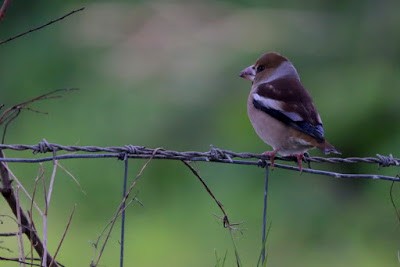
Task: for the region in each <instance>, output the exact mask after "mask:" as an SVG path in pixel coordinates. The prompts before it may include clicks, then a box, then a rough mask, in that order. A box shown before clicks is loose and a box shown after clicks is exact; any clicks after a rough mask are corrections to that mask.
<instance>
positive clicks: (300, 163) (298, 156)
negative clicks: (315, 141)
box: [293, 153, 304, 172]
mask: <svg viewBox="0 0 400 267" xmlns="http://www.w3.org/2000/svg"><path fill="white" fill-rule="evenodd" d="M293 156H294V157H296V159H297V165H298V166H299V171H300V172H302V171H303V158H304V154H303V153H301V154H295V155H293Z"/></svg>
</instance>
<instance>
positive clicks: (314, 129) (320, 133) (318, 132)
mask: <svg viewBox="0 0 400 267" xmlns="http://www.w3.org/2000/svg"><path fill="white" fill-rule="evenodd" d="M253 105H254V107H255V108H256V109H258V110H261V111H263V112H265V113H267V114H268V115H270V116H271V117H273V118H275V119H277V120H278V121H281V122H283V123H284V124H286V125H289V126H291V127H293V128H295V129H297V130H299V131H301V132H303V133H305V134H308V135H310V136H312V137H314V138H315V139H317V141H318V142H324V141H325V138H324V128H323V126H322V124H321V123H318V124H316V125H313V124H311V123H310V122H307V121H304V120H302V121H294V120H292V119H291V118H289V117H288V116H286V115H285V114H283V113H282V112H280V111H279V110H276V109H273V108H268V107H266V106H264V105H263V104H262V103H260V101H257V100H255V99H253Z"/></svg>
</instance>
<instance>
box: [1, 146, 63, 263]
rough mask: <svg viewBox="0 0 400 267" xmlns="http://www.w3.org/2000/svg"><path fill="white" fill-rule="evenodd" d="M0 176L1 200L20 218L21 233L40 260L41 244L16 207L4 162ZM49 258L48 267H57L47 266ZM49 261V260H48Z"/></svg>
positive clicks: (2, 155) (28, 222) (2, 154)
mask: <svg viewBox="0 0 400 267" xmlns="http://www.w3.org/2000/svg"><path fill="white" fill-rule="evenodd" d="M0 158H4V153H3V150H1V149H0ZM0 176H1V182H2V185H3V186H2V188H1V189H0V190H1V194H2V195H3V198H4V199H5V200H6V201H7V203H8V206H9V207H10V208H11V210H12V212H13V214H14V216H15V217H17V216H18V215H17V214H18V212H19V213H20V216H21V222H20V223H21V227H22V229H23V232H24V233H25V235H26V236H27V238H28V239H29V241H30V243H31V244H33V246H34V248H35V250H36V252H37V253H38V255H39V257H40V258H43V256H44V247H43V243H42V241H41V240H40V238H39V236H38V235H37V233H36V231H35V230H34V229H33V227H32V224H31V223H30V221H29V219H28V217H27V216H26V214H25V212H24V211H23V210H22V209H21V207H19V206H18V205H17V198H16V196H15V192H14V190H13V188H12V184H11V183H12V180H11V179H10V173H9V172H8V168H7V165H6V163H5V162H0ZM51 258H52V257H51V256H50V255H47V259H48V262H47V264H48V267H57V266H58V265H57V264H53V265H49V264H50V262H51ZM49 259H50V260H49Z"/></svg>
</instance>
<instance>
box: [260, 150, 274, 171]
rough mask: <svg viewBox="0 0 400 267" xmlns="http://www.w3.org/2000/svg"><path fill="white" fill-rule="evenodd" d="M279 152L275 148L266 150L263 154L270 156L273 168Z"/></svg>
mask: <svg viewBox="0 0 400 267" xmlns="http://www.w3.org/2000/svg"><path fill="white" fill-rule="evenodd" d="M277 152H278V151H277V150H273V151H265V152H263V153H262V154H261V155H263V156H268V157H269V161H270V162H271V168H274V163H275V156H276V153H277Z"/></svg>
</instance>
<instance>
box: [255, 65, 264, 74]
mask: <svg viewBox="0 0 400 267" xmlns="http://www.w3.org/2000/svg"><path fill="white" fill-rule="evenodd" d="M263 70H265V66H264V65H259V66H258V67H257V70H256V71H257V73H259V72H261V71H263Z"/></svg>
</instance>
